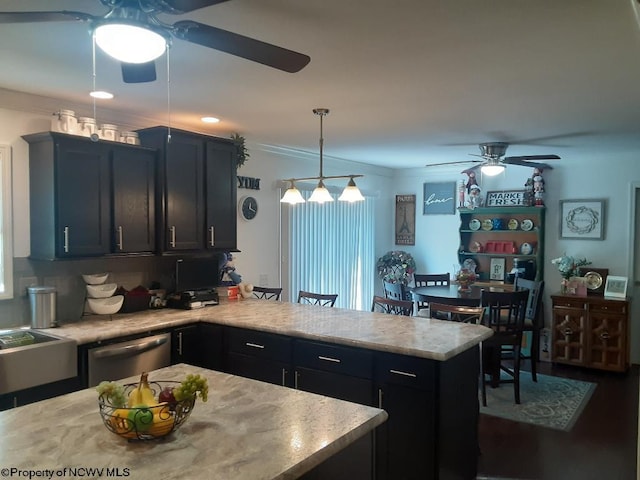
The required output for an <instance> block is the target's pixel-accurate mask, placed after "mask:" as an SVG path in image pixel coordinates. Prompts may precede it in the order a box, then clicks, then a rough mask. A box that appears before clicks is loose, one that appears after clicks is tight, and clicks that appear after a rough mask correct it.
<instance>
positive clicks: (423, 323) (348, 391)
mask: <svg viewBox="0 0 640 480" xmlns="http://www.w3.org/2000/svg"><path fill="white" fill-rule="evenodd" d="M192 327H193V328H196V327H206V328H203V329H202V330H201V331H200V330H197V331H196V335H195V337H196V339H197V341H196V342H195V345H196V348H198V349H200V350H204V351H206V353H207V354H215V353H216V350H220V351H219V352H218V353H219V354H220V356H221V357H220V358H221V363H220V365H221V368H220V369H221V370H224V371H226V372H228V373H232V374H235V375H240V376H247V377H252V378H256V379H262V380H265V381H269V382H272V383H280V384H282V385H285V386H288V387H291V388H296V389H301V390H307V391H310V392H313V393H319V394H321V395H325V396H329V397H334V398H341V399H343V400H350V401H355V402H357V403H361V404H364V405H369V406H374V407H380V408H382V409H384V410H385V411H386V412H387V413H388V414H389V419H388V420H387V422H385V423H384V424H383V425H381V426H380V427H378V428H377V429H376V433H375V441H372V442H370V447H369V450H371V449H373V450H375V452H374V453H373V458H374V464H375V468H374V470H375V475H376V478H378V479H388V480H393V479H396V478H408V479H411V478H421V479H472V478H475V474H476V463H477V454H478V439H477V429H478V415H479V407H478V396H477V392H478V374H479V354H478V344H479V343H480V342H481V341H482V340H484V339H486V338H488V337H489V336H491V334H492V332H491V330H490V329H488V328H486V327H483V326H477V325H469V324H462V323H456V322H445V321H439V320H432V319H428V318H423V317H399V316H390V315H386V314H382V313H371V312H363V311H355V310H347V309H340V308H326V307H317V306H311V305H300V304H295V303H287V302H273V301H265V300H253V299H252V300H241V301H236V302H232V301H225V300H223V301H222V302H221V304H220V305H217V306H213V307H206V308H203V309H199V310H170V309H163V310H149V311H146V312H141V313H136V314H120V315H114V316H113V317H90V318H89V317H85V318H84V319H82V320H81V321H79V322H75V323H69V324H66V325H63V326H62V327H60V328H56V329H52V330H51V332H54V333H55V334H57V335H59V336H65V337H69V338H73V339H75V340H76V341H77V342H78V344H79V348H80V351H79V353H80V356H81V357H82V349H83V347H84V346H85V345H89V344H92V345H95V344H96V343H97V342H108V341H110V340H112V339H114V338H118V337H120V338H121V337H125V336H131V335H137V336H141V335H144V334H147V333H149V332H159V331H172V332H178V331H180V330H183V329H186V328H192ZM212 327H215V329H214V332H215V333H213V334H212V333H211V329H212ZM178 335H179V334H178ZM178 338H179V339H180V340H179V341H180V343H181V350H183V349H184V348H189V347H188V346H187V345H183V344H182V343H183V340H184V339H183V337H178ZM174 339H175V337H174ZM203 366H206V367H210V365H203ZM210 368H215V369H218V367H210ZM365 478H366V477H365Z"/></svg>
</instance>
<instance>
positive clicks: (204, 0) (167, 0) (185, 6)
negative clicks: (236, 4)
mask: <svg viewBox="0 0 640 480" xmlns="http://www.w3.org/2000/svg"><path fill="white" fill-rule="evenodd" d="M151 1H152V2H153V4H154V5H157V6H159V7H160V9H161V10H162V12H163V13H171V14H175V15H179V14H181V13H188V12H192V11H194V10H198V9H200V8H204V7H210V6H212V5H217V4H218V3H224V2H228V1H229V0H151Z"/></svg>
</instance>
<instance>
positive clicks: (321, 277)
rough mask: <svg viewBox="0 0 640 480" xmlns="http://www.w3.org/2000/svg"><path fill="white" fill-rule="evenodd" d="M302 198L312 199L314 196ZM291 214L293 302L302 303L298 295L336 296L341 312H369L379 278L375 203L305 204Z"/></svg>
mask: <svg viewBox="0 0 640 480" xmlns="http://www.w3.org/2000/svg"><path fill="white" fill-rule="evenodd" d="M301 193H302V196H303V197H304V198H305V199H307V200H308V198H309V197H310V196H311V192H309V191H302V192H301ZM332 195H333V197H334V199H337V195H334V194H332ZM288 210H289V271H288V275H289V287H290V290H289V292H290V297H291V298H290V300H291V301H294V302H295V301H296V300H297V296H298V291H299V290H306V291H310V292H315V293H337V294H338V299H337V301H336V304H335V306H336V307H342V308H350V309H355V310H369V309H370V308H371V299H372V298H373V291H374V285H373V282H374V276H375V255H374V218H375V216H374V200H373V199H372V198H370V197H365V201H364V202H355V203H347V202H338V201H334V202H331V203H325V204H323V205H318V204H315V203H309V202H306V203H302V204H298V205H295V206H293V207H289V208H288Z"/></svg>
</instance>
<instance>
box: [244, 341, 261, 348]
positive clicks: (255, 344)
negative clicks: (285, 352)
mask: <svg viewBox="0 0 640 480" xmlns="http://www.w3.org/2000/svg"><path fill="white" fill-rule="evenodd" d="M245 345H246V346H247V347H252V348H260V349H263V348H264V345H260V344H258V343H251V342H246V343H245Z"/></svg>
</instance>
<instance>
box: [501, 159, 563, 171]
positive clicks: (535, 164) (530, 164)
mask: <svg viewBox="0 0 640 480" xmlns="http://www.w3.org/2000/svg"><path fill="white" fill-rule="evenodd" d="M523 158H524V157H507V158H505V159H504V160H502V163H506V164H509V165H520V166H522V167H531V168H542V169H547V170H553V167H552V166H551V165H548V164H546V163H541V162H527V161H526V160H523ZM547 158H548V157H547Z"/></svg>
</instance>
